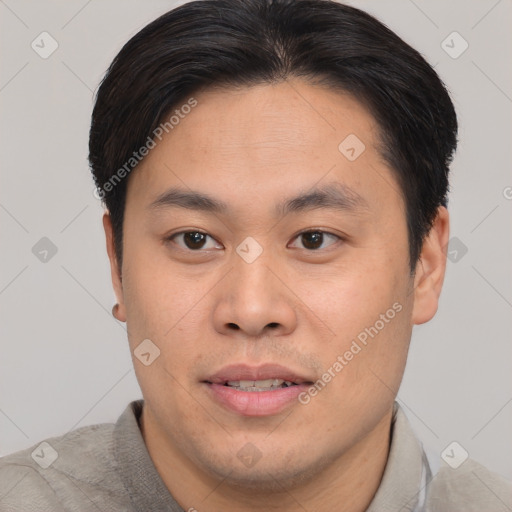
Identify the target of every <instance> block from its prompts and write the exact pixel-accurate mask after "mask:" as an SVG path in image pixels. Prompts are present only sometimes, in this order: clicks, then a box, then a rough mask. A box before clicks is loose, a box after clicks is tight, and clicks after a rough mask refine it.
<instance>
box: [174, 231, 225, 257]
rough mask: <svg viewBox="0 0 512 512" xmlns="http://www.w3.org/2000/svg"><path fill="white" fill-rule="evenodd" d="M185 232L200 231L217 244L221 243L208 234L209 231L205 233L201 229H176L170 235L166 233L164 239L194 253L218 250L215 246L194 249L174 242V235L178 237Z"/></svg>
mask: <svg viewBox="0 0 512 512" xmlns="http://www.w3.org/2000/svg"><path fill="white" fill-rule="evenodd" d="M186 233H200V234H201V235H205V236H207V237H208V238H211V239H212V240H213V241H214V242H215V243H216V244H219V245H222V244H220V242H219V241H218V240H216V239H215V238H214V237H213V236H212V235H210V234H209V233H207V232H206V231H202V230H201V229H182V230H181V231H178V232H176V233H173V234H172V235H168V236H166V237H165V238H164V240H165V241H166V242H172V243H174V244H176V245H177V246H178V247H179V248H180V249H182V250H184V251H187V252H195V253H200V252H206V251H211V250H219V249H217V248H213V249H204V248H200V249H197V250H194V249H190V248H188V247H184V246H181V245H180V244H178V243H176V242H175V241H174V239H175V238H176V237H178V236H179V235H185V234H186Z"/></svg>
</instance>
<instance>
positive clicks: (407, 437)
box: [114, 400, 430, 512]
mask: <svg viewBox="0 0 512 512" xmlns="http://www.w3.org/2000/svg"><path fill="white" fill-rule="evenodd" d="M143 404H144V401H143V400H136V401H134V402H131V403H130V404H129V405H128V406H127V407H126V409H125V411H124V412H123V414H122V415H121V416H120V417H119V419H118V421H117V423H116V426H115V430H114V452H115V456H116V459H117V463H118V468H117V470H118V473H119V475H120V477H121V479H122V481H123V484H124V486H125V487H126V490H127V492H128V494H129V496H130V499H131V500H132V503H133V505H134V507H135V510H136V511H137V512H146V511H147V510H150V509H151V510H159V511H161V512H181V511H182V508H181V507H180V506H179V505H178V503H176V501H175V500H174V499H173V497H172V496H171V494H170V493H169V491H168V489H167V487H166V486H165V484H164V482H163V481H162V479H161V477H160V475H159V474H158V472H157V470H156V468H155V466H154V464H153V461H152V460H151V457H150V456H149V452H148V450H147V448H146V445H145V443H144V439H143V437H142V433H141V431H140V424H139V420H140V415H141V413H142V407H143ZM429 475H430V468H429V466H428V463H427V461H426V457H425V454H424V452H423V448H422V446H421V444H420V442H419V441H418V439H417V438H416V436H415V434H414V432H413V431H412V428H411V426H410V424H409V421H408V420H407V417H406V416H405V413H404V412H403V410H402V408H401V407H400V405H399V404H398V402H395V404H394V407H393V418H392V428H391V444H390V449H389V454H388V459H387V462H386V467H385V469H384V474H383V476H382V480H381V483H380V486H379V488H378V490H377V492H376V494H375V496H374V498H373V500H372V502H371V503H370V506H369V508H368V509H367V512H397V511H400V512H406V511H411V512H413V511H414V512H415V511H417V510H419V508H421V501H422V489H423V488H424V485H425V478H428V476H429ZM422 482H423V483H422Z"/></svg>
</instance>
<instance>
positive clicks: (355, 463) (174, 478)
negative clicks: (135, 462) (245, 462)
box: [141, 407, 392, 512]
mask: <svg viewBox="0 0 512 512" xmlns="http://www.w3.org/2000/svg"><path fill="white" fill-rule="evenodd" d="M147 416H148V414H147V409H146V407H144V409H143V413H142V416H141V431H142V435H143V438H144V441H145V443H146V446H147V449H148V451H149V454H150V456H151V459H152V460H153V463H154V464H155V467H156V469H157V471H158V473H159V475H160V477H161V478H162V480H163V482H164V484H165V485H166V487H167V489H168V490H169V492H170V493H171V494H172V496H173V498H174V499H175V500H176V501H177V502H178V503H179V504H180V506H181V507H182V508H183V509H184V510H190V511H192V512H193V511H194V510H195V509H197V511H198V512H202V511H203V510H208V512H235V511H236V512H263V511H274V510H275V511H280V512H288V511H290V512H292V511H297V510H322V509H329V508H331V509H335V510H338V511H339V512H348V511H350V512H364V511H365V510H366V509H367V508H368V506H369V505H370V503H371V501H372V499H373V497H374V495H375V493H376V492H377V489H378V488H379V485H380V481H381V479H382V475H383V473H384V469H385V466H386V461H387V457H388V453H389V445H390V432H391V418H392V410H390V411H389V412H388V413H387V414H386V415H385V416H384V417H383V418H382V419H381V421H380V422H379V423H378V424H377V426H376V427H375V428H374V429H373V430H372V431H371V432H369V433H368V434H367V435H366V436H365V437H364V438H362V439H361V440H360V441H359V442H358V443H357V444H356V445H354V446H352V448H350V450H348V451H347V452H345V453H344V454H343V455H342V456H341V457H340V458H339V459H338V460H336V461H335V462H334V463H333V464H331V465H329V466H328V467H325V468H323V470H322V471H321V472H320V473H318V474H315V475H314V476H313V477H310V478H307V479H304V480H303V481H301V482H300V483H297V482H294V483H287V482H276V488H275V489H274V490H272V491H270V492H269V490H268V489H265V490H264V491H262V490H258V489H254V488H252V489H247V488H241V487H239V486H236V485H233V484H231V483H230V482H229V476H228V477H226V478H225V479H221V478H218V477H215V476H212V475H210V474H207V473H205V472H204V471H202V470H201V469H200V468H198V467H197V466H196V465H194V464H193V463H192V461H191V460H190V459H189V458H187V457H186V454H184V453H182V452H181V451H180V450H179V447H176V446H174V444H173V443H172V442H170V441H169V440H168V439H167V438H166V437H165V436H164V435H163V433H162V432H161V431H160V430H159V429H158V427H157V425H156V423H155V422H153V421H151V419H148V417H147Z"/></svg>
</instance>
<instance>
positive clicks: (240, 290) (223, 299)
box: [213, 251, 297, 338]
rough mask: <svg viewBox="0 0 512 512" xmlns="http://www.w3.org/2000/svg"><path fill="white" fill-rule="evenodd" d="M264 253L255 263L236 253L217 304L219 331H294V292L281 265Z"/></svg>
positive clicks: (252, 333) (252, 334)
mask: <svg viewBox="0 0 512 512" xmlns="http://www.w3.org/2000/svg"><path fill="white" fill-rule="evenodd" d="M265 252H266V251H264V252H263V254H262V255H261V256H259V257H258V258H257V259H256V261H253V262H252V263H247V262H246V261H244V260H243V259H242V258H241V257H239V256H238V254H234V255H233V266H232V268H231V271H230V272H229V273H228V275H227V276H226V279H225V280H224V282H223V285H222V286H221V287H220V289H219V297H218V299H217V302H216V304H215V307H214V313H213V322H214V326H215V329H216V330H217V331H218V332H219V333H221V334H224V335H231V336H233V335H235V334H236V335H237V336H244V335H245V337H246V338H247V337H253V338H257V337H261V336H265V335H268V334H271V335H272V336H282V335H286V334H290V333H291V332H293V331H294V330H295V328H296V325H297V318H296V307H295V306H294V304H295V303H294V300H293V299H294V294H293V292H292V291H291V290H290V289H289V288H288V286H287V285H286V275H284V273H283V270H282V268H281V269H280V268H279V267H278V265H277V264H276V262H275V261H272V258H271V257H267V256H266V254H265Z"/></svg>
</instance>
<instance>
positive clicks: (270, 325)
mask: <svg viewBox="0 0 512 512" xmlns="http://www.w3.org/2000/svg"><path fill="white" fill-rule="evenodd" d="M268 327H272V329H273V328H275V327H279V324H278V323H277V322H270V323H269V324H268Z"/></svg>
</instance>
